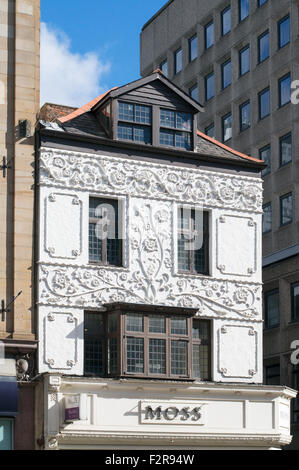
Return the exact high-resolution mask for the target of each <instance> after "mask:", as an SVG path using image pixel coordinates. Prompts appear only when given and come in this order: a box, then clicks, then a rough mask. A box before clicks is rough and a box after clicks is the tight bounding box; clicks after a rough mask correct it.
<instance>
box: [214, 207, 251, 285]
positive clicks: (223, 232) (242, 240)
mask: <svg viewBox="0 0 299 470" xmlns="http://www.w3.org/2000/svg"><path fill="white" fill-rule="evenodd" d="M216 243H217V245H216V250H217V269H218V270H219V271H220V272H221V273H222V274H229V275H233V276H248V277H251V276H252V275H253V274H254V273H256V270H257V224H256V222H254V221H253V219H252V218H251V217H241V216H232V215H222V216H221V217H219V218H218V220H217V240H216Z"/></svg>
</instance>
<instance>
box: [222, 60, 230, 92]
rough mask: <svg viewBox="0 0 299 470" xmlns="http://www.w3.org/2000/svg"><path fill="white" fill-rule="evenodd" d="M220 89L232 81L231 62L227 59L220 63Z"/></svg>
mask: <svg viewBox="0 0 299 470" xmlns="http://www.w3.org/2000/svg"><path fill="white" fill-rule="evenodd" d="M221 79H222V89H224V88H227V87H228V86H229V85H231V82H232V63H231V60H230V59H228V60H227V61H226V62H224V63H223V64H222V65H221Z"/></svg>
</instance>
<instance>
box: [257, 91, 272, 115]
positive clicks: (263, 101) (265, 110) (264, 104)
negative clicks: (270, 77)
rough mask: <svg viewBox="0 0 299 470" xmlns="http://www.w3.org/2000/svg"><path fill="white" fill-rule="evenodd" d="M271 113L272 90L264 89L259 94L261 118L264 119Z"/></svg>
mask: <svg viewBox="0 0 299 470" xmlns="http://www.w3.org/2000/svg"><path fill="white" fill-rule="evenodd" d="M269 114H270V90H269V88H267V90H264V91H262V92H261V93H260V94H259V118H260V119H263V118H265V117H266V116H269Z"/></svg>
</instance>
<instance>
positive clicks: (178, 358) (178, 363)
mask: <svg viewBox="0 0 299 470" xmlns="http://www.w3.org/2000/svg"><path fill="white" fill-rule="evenodd" d="M187 346H188V344H187V342H186V341H171V374H172V375H187Z"/></svg>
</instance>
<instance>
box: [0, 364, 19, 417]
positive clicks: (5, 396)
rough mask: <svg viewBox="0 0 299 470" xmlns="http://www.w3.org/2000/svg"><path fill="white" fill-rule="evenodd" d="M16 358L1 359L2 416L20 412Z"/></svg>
mask: <svg viewBox="0 0 299 470" xmlns="http://www.w3.org/2000/svg"><path fill="white" fill-rule="evenodd" d="M15 364H16V363H15V360H14V359H4V360H2V361H0V416H10V417H11V416H16V415H17V414H18V382H17V377H16V365H15Z"/></svg>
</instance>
